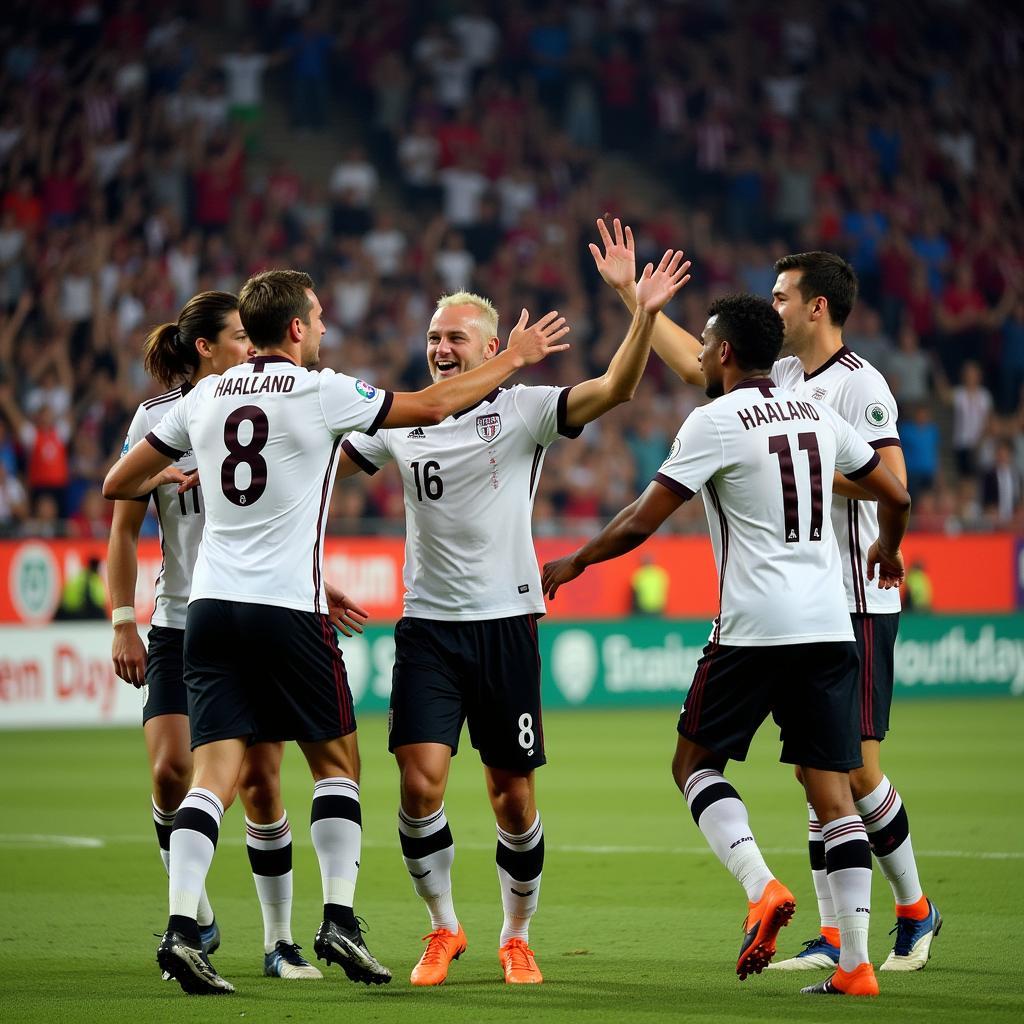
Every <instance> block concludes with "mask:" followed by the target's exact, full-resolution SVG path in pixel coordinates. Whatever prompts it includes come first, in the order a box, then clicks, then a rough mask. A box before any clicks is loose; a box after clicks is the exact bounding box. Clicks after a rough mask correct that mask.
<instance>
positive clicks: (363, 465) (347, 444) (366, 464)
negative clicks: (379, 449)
mask: <svg viewBox="0 0 1024 1024" xmlns="http://www.w3.org/2000/svg"><path fill="white" fill-rule="evenodd" d="M341 450H342V451H343V452H344V453H345V454H346V455H347V456H348V457H349V458H350V459H351V460H352V461H353V462H354V463H355V464H356V465H357V466H358V467H359V468H360V469H361V470H362V471H363V472H364V473H368V474H369V475H370V476H373V474H374V473H377V472H379V470H380V467H379V466H375V465H374V464H373V463H372V462H371V461H370V460H369V459H368V458H367V457H366V456H365V455H363V454H362V452H360V451H359V449H358V448H356V446H355V445H354V444H353V443H352V442H351V441H350V440H349V439H348V438H345V440H344V441H342V442H341Z"/></svg>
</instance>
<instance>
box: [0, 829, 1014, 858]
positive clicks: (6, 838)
mask: <svg viewBox="0 0 1024 1024" xmlns="http://www.w3.org/2000/svg"><path fill="white" fill-rule="evenodd" d="M152 842H153V837H152V836H145V835H141V834H137V835H120V836H56V835H54V836H51V835H36V834H29V835H3V834H0V848H3V847H16V848H18V849H26V848H33V847H36V848H40V849H42V848H47V847H67V848H69V849H83V850H95V849H100V848H101V847H103V846H106V845H108V844H124V843H139V844H142V845H149V844H151V843H152ZM293 842H294V843H295V845H296V846H309V845H311V842H310V839H309V838H308V837H307V836H296V837H295V838H294V840H293ZM243 843H244V839H243V838H242V837H241V836H232V835H221V837H220V840H219V844H220V845H224V844H227V845H229V846H241V845H243ZM456 845H457V846H458V847H459V848H460V849H462V850H480V851H487V850H493V849H494V843H472V842H458V843H456ZM363 846H366V847H369V848H370V849H397V848H398V843H397V842H396V841H394V840H389V841H387V842H383V841H381V840H379V839H364V840H363ZM546 849H547V850H548V851H549V852H551V853H578V854H587V855H593V856H614V855H621V854H626V855H629V854H654V855H664V856H680V857H702V856H708V857H710V856H713V854H712V853H711V851H710V850H709V849H708V847H706V846H586V845H578V844H564V845H563V844H548V845H547V846H546ZM761 852H762V853H767V854H776V855H782V856H794V857H795V856H806V854H807V849H806V847H797V846H762V847H761ZM914 852H915V855H916V856H918V857H949V858H953V859H961V860H963V859H974V860H1024V850H915V851H914Z"/></svg>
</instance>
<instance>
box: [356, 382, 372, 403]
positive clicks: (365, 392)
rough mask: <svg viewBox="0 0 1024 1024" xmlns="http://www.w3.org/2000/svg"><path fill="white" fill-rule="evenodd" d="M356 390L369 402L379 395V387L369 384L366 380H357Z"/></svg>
mask: <svg viewBox="0 0 1024 1024" xmlns="http://www.w3.org/2000/svg"><path fill="white" fill-rule="evenodd" d="M356 391H358V392H359V394H361V395H362V396H363V398H365V399H366V400H367V401H368V402H370V401H372V400H373V399H374V398H375V397H376V395H377V389H376V388H375V387H374V386H373V385H372V384H367V383H366V381H365V380H357V381H356Z"/></svg>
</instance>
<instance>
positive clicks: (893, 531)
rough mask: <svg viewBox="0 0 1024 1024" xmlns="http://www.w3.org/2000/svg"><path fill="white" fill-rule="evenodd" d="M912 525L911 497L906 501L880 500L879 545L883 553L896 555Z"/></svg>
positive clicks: (908, 496) (907, 497)
mask: <svg viewBox="0 0 1024 1024" xmlns="http://www.w3.org/2000/svg"><path fill="white" fill-rule="evenodd" d="M909 523H910V495H909V494H907V496H906V500H905V501H893V500H890V499H885V500H883V499H879V501H878V544H879V546H880V547H881V548H882V550H883V551H886V552H887V553H889V554H892V553H894V552H895V551H897V550H898V549H899V546H900V544H902V543H903V538H904V537H905V536H906V533H907V526H908V525H909Z"/></svg>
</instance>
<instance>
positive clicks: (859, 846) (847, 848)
mask: <svg viewBox="0 0 1024 1024" xmlns="http://www.w3.org/2000/svg"><path fill="white" fill-rule="evenodd" d="M845 868H867V869H868V870H869V871H870V870H871V847H870V846H868V843H867V840H866V839H851V840H849V842H845V843H840V844H839V845H838V846H833V847H832V848H831V849H826V850H825V870H826V871H828V873H829V874H832V872H833V871H842V870H844V869H845Z"/></svg>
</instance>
